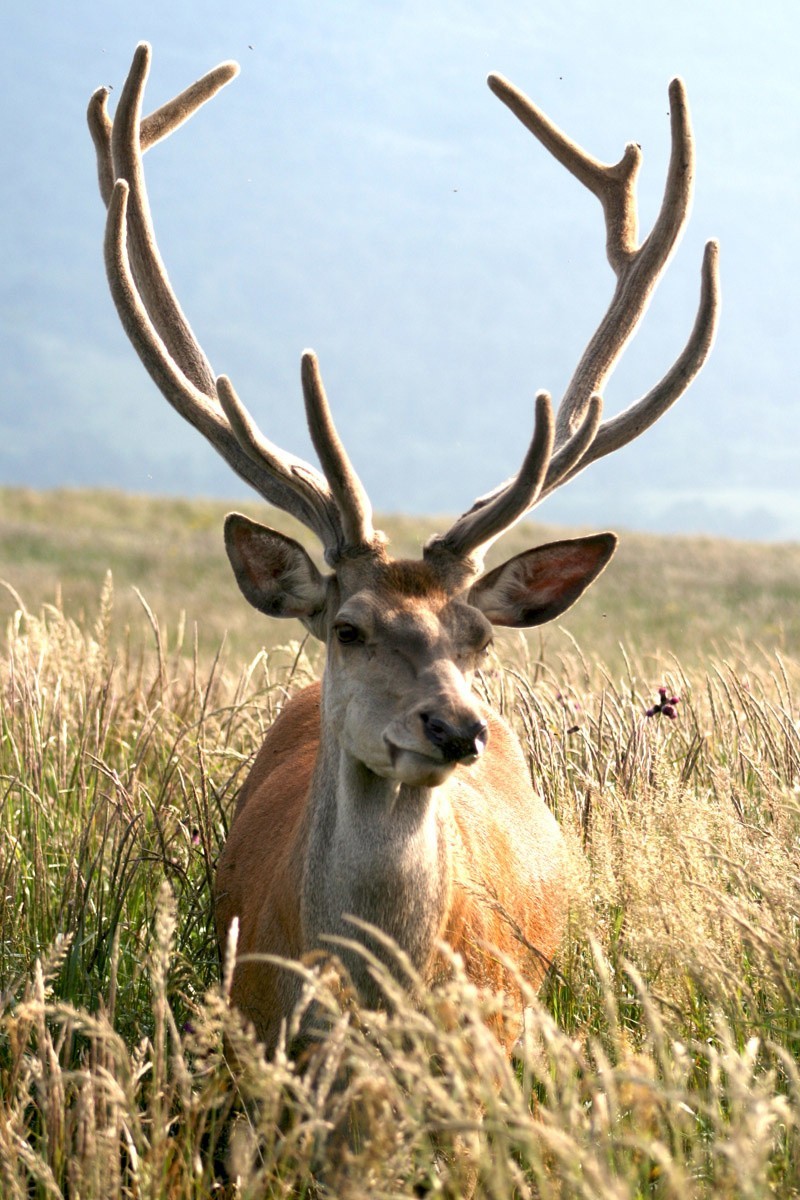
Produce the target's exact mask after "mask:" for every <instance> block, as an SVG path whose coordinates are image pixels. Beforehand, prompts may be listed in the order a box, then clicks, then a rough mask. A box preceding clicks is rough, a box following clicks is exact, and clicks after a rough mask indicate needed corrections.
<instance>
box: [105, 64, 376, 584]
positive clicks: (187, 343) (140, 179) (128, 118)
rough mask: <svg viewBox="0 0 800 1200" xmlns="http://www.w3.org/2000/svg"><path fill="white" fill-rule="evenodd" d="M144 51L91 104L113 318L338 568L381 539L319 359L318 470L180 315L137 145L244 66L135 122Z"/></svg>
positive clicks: (199, 425) (307, 394) (172, 396)
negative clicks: (111, 107)
mask: <svg viewBox="0 0 800 1200" xmlns="http://www.w3.org/2000/svg"><path fill="white" fill-rule="evenodd" d="M149 69H150V47H149V46H148V45H147V43H144V42H143V43H141V44H140V45H139V46H138V47H137V49H136V52H135V54H134V57H133V62H132V64H131V69H130V71H129V73H128V77H127V79H126V81H125V84H124V86H123V89H122V92H121V95H120V98H119V102H118V104H117V111H116V114H115V117H114V121H113V123H112V121H111V119H110V118H109V116H108V111H107V100H108V89H107V88H99V89H98V90H97V91H96V92H95V93H94V95H93V96H92V99H91V101H90V103H89V110H88V114H87V116H88V121H89V129H90V131H91V135H92V140H93V141H94V145H95V150H96V152H97V173H98V181H99V184H100V194H101V196H102V198H103V201H104V203H105V204H106V206H107V208H108V217H107V222H106V236H105V262H106V273H107V275H108V281H109V286H110V288H111V294H112V296H113V299H114V303H115V304H116V307H117V312H118V313H119V316H120V320H121V321H122V325H123V327H124V329H125V332H126V333H127V335H128V338H129V339H130V341H131V343H132V344H133V346H134V348H135V350H136V352H137V353H138V355H139V357H140V359H141V360H142V363H143V364H144V366H145V367H146V369H147V371H148V372H149V374H150V376H151V378H152V379H153V381H154V382H155V384H156V386H157V387H158V388H159V389H160V391H161V392H162V393H163V395H164V397H165V398H166V399H167V400H168V401H169V403H170V404H171V405H172V407H173V408H174V409H176V411H177V412H178V413H180V415H181V416H182V417H184V418H185V419H186V420H187V421H189V423H190V424H192V425H193V426H194V427H195V428H196V429H198V430H199V431H200V432H201V433H202V434H203V436H204V437H205V438H207V439H208V441H209V442H211V444H212V446H213V447H214V448H215V449H216V450H217V451H218V452H219V453H220V454H221V455H222V457H223V458H224V459H225V460H226V462H228V463H229V464H230V466H231V467H233V469H234V471H235V472H236V473H237V475H240V476H241V478H242V479H244V480H246V481H247V483H249V484H250V485H251V486H252V487H253V488H255V490H256V491H257V492H259V493H260V495H262V496H263V497H264V499H266V500H267V501H268V502H269V503H270V504H274V505H275V506H276V507H278V508H281V509H283V510H284V511H286V512H288V513H291V514H292V515H293V516H295V517H296V518H297V519H298V520H299V521H301V522H302V523H303V524H304V525H306V526H307V527H308V528H309V529H311V530H312V531H313V532H314V533H315V534H316V535H317V537H319V539H320V541H321V542H322V544H323V547H324V549H325V557H326V559H327V560H328V562H329V563H331V564H333V563H335V562H336V561H338V559H339V558H340V557H341V556H342V554H344V553H346V552H353V551H363V550H371V551H375V550H377V549H378V547H379V546H380V545H381V543H382V535H380V534H377V533H376V531H375V530H374V529H373V526H372V510H371V507H370V503H369V500H368V498H367V495H366V492H365V491H364V488H363V487H362V485H361V482H360V481H359V479H358V476H357V475H356V473H355V471H354V470H353V467H352V465H351V463H350V461H349V459H348V457H347V454H346V453H345V450H344V447H343V446H342V444H341V442H340V440H339V438H338V436H337V434H336V430H335V428H334V425H333V421H332V418H331V415H330V411H329V408H328V402H327V399H326V396H325V391H324V389H323V386H322V380H321V378H320V374H319V367H318V365H317V360H316V356H315V355H314V354H313V353H312V352H311V351H306V352H305V354H304V355H303V358H302V370H301V374H302V383H303V395H304V398H305V405H306V417H307V420H308V425H309V429H310V432H311V437H312V441H313V443H314V446H315V448H316V450H317V453H318V454H319V456H320V461H321V463H322V465H323V469H324V471H325V475H326V476H327V478H326V477H325V476H323V475H321V474H320V472H319V471H317V470H316V469H315V468H314V467H312V466H310V465H309V464H308V463H306V462H304V461H303V460H302V459H300V458H295V457H293V456H292V455H290V454H287V453H286V452H285V451H283V450H281V449H280V448H279V447H277V446H275V445H273V443H272V442H270V441H269V440H268V439H267V438H265V437H264V435H263V434H262V433H261V432H260V431H259V429H258V427H257V426H256V424H255V422H254V421H253V419H252V417H251V416H250V415H249V413H248V412H247V410H246V409H245V408H244V406H243V405H242V403H241V401H240V400H239V398H238V397H237V395H236V393H235V391H234V389H233V386H232V385H231V383H230V381H229V380H228V379H227V378H226V377H225V376H224V375H221V376H219V377H215V375H214V372H213V371H212V369H211V366H210V364H209V362H208V359H207V358H206V356H205V354H204V353H203V351H202V349H201V347H200V345H199V343H198V341H197V339H196V337H195V335H194V333H193V332H192V329H191V326H190V325H189V322H188V321H187V319H186V317H185V316H184V314H183V312H182V310H181V307H180V305H179V303H178V300H177V298H176V296H175V293H174V291H173V290H172V286H171V284H170V282H169V278H168V276H167V271H166V268H165V266H164V263H163V262H162V259H161V255H160V254H159V251H158V246H157V244H156V239H155V232H154V229H153V222H152V217H151V215H150V206H149V203H148V199H147V191H146V188H145V180H144V169H143V166H142V155H143V153H144V152H145V151H146V150H148V149H149V148H150V146H152V145H154V144H155V143H156V142H157V141H160V140H161V138H164V137H166V136H167V135H168V134H170V133H172V131H173V130H174V129H177V127H178V126H179V125H181V124H183V122H184V121H186V120H187V119H188V118H189V117H190V116H191V115H192V113H194V112H195V111H196V110H197V109H198V108H199V107H200V106H201V105H202V104H205V102H206V101H207V100H210V99H211V97H212V96H214V95H215V94H216V93H217V92H218V91H219V90H220V88H222V87H224V86H225V84H226V83H229V82H230V80H231V79H233V78H234V77H235V76H236V75H237V74H238V72H239V68H238V66H237V65H236V63H230V62H229V63H222V64H221V65H220V66H218V67H216V68H215V70H213V71H210V72H209V73H208V74H207V75H204V76H203V78H202V79H199V80H198V81H197V82H196V83H193V84H192V85H191V86H190V87H188V88H187V89H186V90H185V91H183V92H181V94H180V95H179V96H176V97H175V99H174V100H171V101H169V103H167V104H165V105H163V106H162V107H161V108H159V109H157V110H156V111H155V112H153V113H151V115H150V116H149V117H144V118H142V115H141V110H142V98H143V94H144V88H145V83H146V81H147V76H148V73H149Z"/></svg>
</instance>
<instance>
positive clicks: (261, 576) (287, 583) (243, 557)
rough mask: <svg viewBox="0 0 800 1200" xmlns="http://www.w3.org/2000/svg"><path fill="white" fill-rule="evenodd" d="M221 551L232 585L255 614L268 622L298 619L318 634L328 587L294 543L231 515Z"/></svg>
mask: <svg viewBox="0 0 800 1200" xmlns="http://www.w3.org/2000/svg"><path fill="white" fill-rule="evenodd" d="M225 549H226V550H227V552H228V558H229V559H230V562H231V566H232V567H233V573H234V575H235V576H236V582H237V583H238V584H239V587H240V588H241V590H242V593H243V595H244V596H245V598H246V599H247V600H249V601H250V603H251V604H252V605H253V607H254V608H257V609H258V610H259V611H260V612H263V613H266V614H267V616H269V617H298V618H299V619H300V620H301V621H303V622H305V623H306V624H307V625H308V627H309V628H310V629H311V630H312V631H313V632H315V633H316V632H317V630H316V625H317V624H318V620H317V618H318V617H319V616H320V614H321V613H322V611H323V609H324V607H325V596H326V591H327V584H326V580H325V577H324V576H323V575H321V574H320V572H319V571H318V570H317V568H316V567H315V565H314V563H313V562H312V561H311V559H310V558H309V556H308V554H307V553H306V551H305V550H304V549H303V547H302V546H301V545H300V543H299V542H296V541H295V540H294V538H290V537H287V536H286V535H285V534H283V533H276V532H275V530H274V529H267V527H266V526H265V525H259V524H257V522H255V521H251V520H250V518H249V517H243V516H242V515H241V513H229V514H228V516H227V517H226V518H225Z"/></svg>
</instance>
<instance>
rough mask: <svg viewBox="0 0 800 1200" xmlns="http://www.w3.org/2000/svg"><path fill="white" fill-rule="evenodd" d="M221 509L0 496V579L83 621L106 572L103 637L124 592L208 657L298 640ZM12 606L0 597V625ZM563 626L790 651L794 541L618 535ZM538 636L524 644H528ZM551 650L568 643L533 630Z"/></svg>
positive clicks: (531, 529) (516, 541)
mask: <svg viewBox="0 0 800 1200" xmlns="http://www.w3.org/2000/svg"><path fill="white" fill-rule="evenodd" d="M229 507H230V506H229V505H226V504H224V503H222V502H218V501H202V500H194V501H186V500H174V499H172V500H161V499H156V498H153V497H144V496H141V497H133V496H128V495H123V494H121V493H113V492H92V491H58V492H31V491H26V490H24V489H0V579H2V580H5V581H7V582H9V583H10V584H11V585H12V586H13V587H14V588H15V590H16V591H17V592H18V593H19V595H20V597H21V598H22V599H23V600H24V602H25V604H26V605H27V606H28V608H30V609H31V610H32V611H36V610H38V608H39V606H40V605H41V604H42V603H43V602H45V601H52V600H53V599H54V596H55V593H56V585H57V584H58V585H60V588H61V592H62V597H63V605H64V610H65V612H66V613H67V615H69V616H75V617H79V616H81V615H82V614H84V615H86V616H89V615H90V614H93V613H94V612H95V611H96V606H97V598H98V596H99V594H100V590H101V587H102V584H103V580H104V577H105V574H106V572H107V571H108V570H111V571H112V572H113V576H114V587H115V593H116V603H115V630H116V631H117V632H118V633H119V632H121V630H122V629H123V628H124V626H125V625H127V624H131V625H133V627H134V628H139V627H141V625H142V623H143V615H142V609H141V605H140V604H139V602H138V600H137V599H136V596H135V595H134V593H133V591H132V588H133V587H134V586H136V587H137V588H139V589H140V591H141V592H142V593H143V595H144V596H145V598H146V600H147V601H148V603H149V604H150V606H151V607H152V609H153V610H154V611H155V612H156V613H157V614H158V616H159V618H160V620H161V622H162V626H165V627H166V628H167V630H168V631H169V633H170V636H171V637H172V638H173V639H174V636H175V631H176V630H177V627H178V624H179V621H180V620H181V614H182V613H183V614H185V623H186V628H187V630H188V631H189V633H188V637H189V641H190V642H191V639H192V637H193V626H194V625H195V624H197V626H198V631H199V639H200V644H201V648H202V649H204V650H205V651H213V650H216V648H217V647H218V646H219V644H220V642H221V640H222V638H223V636H224V635H226V634H227V637H228V646H229V650H230V652H231V654H232V655H233V656H234V657H236V658H242V657H248V656H249V657H252V656H254V655H255V654H256V653H257V651H258V650H259V649H260V648H261V646H262V645H265V644H266V645H276V644H281V643H285V642H286V641H287V640H289V639H292V638H299V637H301V636H302V632H303V631H302V629H301V628H300V626H299V625H291V624H288V623H287V624H284V623H279V622H274V621H273V622H270V621H266V620H264V619H263V618H261V617H260V616H259V615H258V614H256V613H254V612H253V611H252V610H251V609H250V608H249V606H248V605H247V604H246V602H245V601H244V600H243V598H242V597H241V596H240V595H239V592H238V590H237V588H236V585H235V582H234V581H233V577H232V574H231V571H230V567H229V566H228V562H227V558H226V556H225V552H224V548H223V545H222V521H223V518H224V515H225V513H226V512H227V511H228V510H229ZM247 507H248V511H249V512H250V514H251V515H252V516H255V517H256V518H258V519H263V520H264V521H265V522H269V521H272V522H273V523H274V525H275V527H276V528H279V529H283V530H286V531H291V532H292V533H293V535H294V536H297V537H298V538H299V539H300V540H301V541H303V542H305V543H306V544H307V545H308V544H309V537H308V535H307V534H306V532H305V531H304V530H301V529H298V528H297V527H292V523H291V522H290V520H289V519H288V518H286V517H285V516H284V515H283V514H281V513H276V512H274V511H268V510H266V509H265V508H264V506H263V505H260V504H259V503H257V502H256V501H254V502H253V503H252V504H250V505H248V506H247ZM382 523H383V525H384V526H385V529H386V531H387V532H388V534H389V536H390V539H391V544H392V547H393V550H394V551H395V553H397V554H408V555H415V554H417V553H418V552H419V547H420V545H421V544H422V543H423V542H424V541H425V539H426V538H427V537H428V536H429V535H430V534H431V533H432V532H434V531H435V530H436V529H441V528H442V527H443V525H444V521H439V522H433V521H427V520H419V521H417V520H411V519H408V518H396V517H395V518H387V519H386V520H385V521H384V522H382ZM561 536H569V535H568V534H565V532H564V531H563V530H558V529H553V528H550V527H547V526H539V525H530V524H525V525H522V526H520V527H518V528H516V529H514V530H512V531H511V532H510V533H509V534H508V535H507V536H506V537H505V538H503V540H502V542H501V544H500V546H499V547H495V548H494V551H493V555H492V556H490V562H492V561H496V560H497V559H498V557H499V558H503V557H510V556H511V555H512V554H516V553H518V552H519V551H520V550H523V549H525V548H526V547H527V546H529V545H532V544H535V543H537V542H541V541H547V540H551V539H553V538H557V537H561ZM14 607H15V602H14V600H13V598H12V597H10V596H9V595H7V594H3V593H2V592H0V619H2V618H4V617H5V616H7V615H8V614H9V613H10V612H11V611H12V610H13V609H14ZM564 626H565V628H567V629H568V630H569V632H570V634H571V635H572V636H573V637H574V638H575V639H576V640H577V642H578V644H579V645H580V646H581V647H582V649H583V650H584V651H585V652H586V653H587V654H588V653H591V654H592V655H597V656H598V657H599V658H600V659H602V660H603V661H604V662H605V663H606V665H607V666H609V667H610V668H612V669H614V670H616V669H619V667H620V666H621V662H620V655H619V651H618V645H619V643H620V642H624V643H625V644H626V646H627V648H628V650H629V651H631V650H632V651H634V652H635V653H637V654H638V655H640V656H641V657H643V658H644V659H645V660H647V659H648V658H652V659H654V660H657V659H658V658H660V657H661V656H663V654H665V653H671V654H674V655H675V656H676V657H677V658H679V659H680V660H681V661H682V662H683V663H684V665H687V666H688V665H693V664H695V663H697V662H700V661H702V659H703V658H704V657H705V656H707V655H708V654H709V653H710V652H712V651H713V649H714V648H715V646H717V645H718V644H719V643H720V641H721V640H724V641H725V642H726V643H727V644H728V650H729V649H730V646H731V645H735V644H736V643H737V641H738V642H739V643H741V645H742V646H743V647H748V646H750V645H752V644H753V643H754V642H757V643H759V644H761V645H764V646H766V647H774V648H777V649H780V650H783V651H784V652H787V653H797V652H798V651H800V544H791V545H761V544H756V543H746V542H730V541H724V540H721V539H712V538H700V537H692V538H689V537H670V538H666V537H652V536H647V535H642V534H623V536H622V540H621V545H620V548H619V550H618V552H617V555H616V557H615V559H614V560H613V562H612V564H611V566H610V568H609V569H608V570H607V571H606V573H605V575H604V576H603V577H602V578H601V579H600V581H599V582H598V583H597V584H596V585H595V586H594V587H593V588H592V589H591V590H590V591H589V592H588V593H587V595H586V596H585V597H584V599H583V600H582V601H581V602H580V604H579V605H578V606H577V607H576V608H575V609H574V610H573V611H572V612H571V613H570V614H569V615H568V617H567V618H566V619H565V621H564ZM539 636H540V635H539V634H538V633H537V634H535V635H534V644H535V645H537V646H538V644H539ZM544 637H545V639H546V643H547V645H548V647H550V648H551V649H552V651H553V652H554V653H556V654H558V653H560V652H561V650H562V649H563V648H564V647H565V646H566V645H567V644H568V642H567V639H565V638H564V637H563V636H561V635H559V633H558V632H557V631H555V630H552V629H548V630H547V631H546V633H545V634H544Z"/></svg>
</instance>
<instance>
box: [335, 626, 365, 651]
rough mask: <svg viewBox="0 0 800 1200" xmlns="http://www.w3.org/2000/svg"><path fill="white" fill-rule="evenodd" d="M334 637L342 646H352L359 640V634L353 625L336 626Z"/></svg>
mask: <svg viewBox="0 0 800 1200" xmlns="http://www.w3.org/2000/svg"><path fill="white" fill-rule="evenodd" d="M336 636H337V638H338V639H339V641H340V642H341V643H342V645H343V646H352V645H353V643H354V642H358V641H360V640H361V634H360V633H359V631H358V630H357V629H356V627H355V625H348V624H346V623H343V624H342V625H337V626H336Z"/></svg>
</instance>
